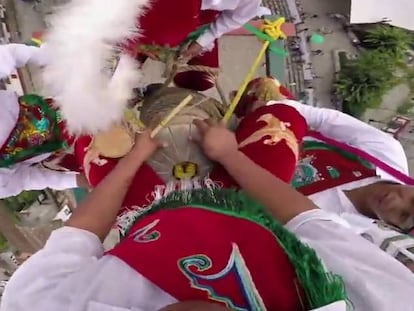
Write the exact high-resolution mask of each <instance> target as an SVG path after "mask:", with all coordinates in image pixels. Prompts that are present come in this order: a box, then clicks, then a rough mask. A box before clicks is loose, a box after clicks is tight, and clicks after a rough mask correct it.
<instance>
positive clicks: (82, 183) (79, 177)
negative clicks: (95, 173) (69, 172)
mask: <svg viewBox="0 0 414 311" xmlns="http://www.w3.org/2000/svg"><path fill="white" fill-rule="evenodd" d="M76 184H77V186H78V187H79V188H83V189H89V188H90V187H91V186H90V184H89V181H88V178H86V175H85V173H80V174H76Z"/></svg>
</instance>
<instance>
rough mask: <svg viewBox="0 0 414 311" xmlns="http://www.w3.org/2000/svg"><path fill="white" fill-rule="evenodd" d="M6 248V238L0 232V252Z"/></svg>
mask: <svg viewBox="0 0 414 311" xmlns="http://www.w3.org/2000/svg"><path fill="white" fill-rule="evenodd" d="M7 248H8V243H7V239H6V238H5V236H4V235H3V234H2V233H0V252H3V251H5V250H6V249H7Z"/></svg>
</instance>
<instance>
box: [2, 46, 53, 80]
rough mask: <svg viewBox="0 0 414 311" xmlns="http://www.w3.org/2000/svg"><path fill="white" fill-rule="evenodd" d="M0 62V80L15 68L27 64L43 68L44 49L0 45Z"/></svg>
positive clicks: (44, 61) (44, 63)
mask: <svg viewBox="0 0 414 311" xmlns="http://www.w3.org/2000/svg"><path fill="white" fill-rule="evenodd" d="M0 60H1V62H0V78H4V77H7V76H9V75H10V74H11V73H12V72H13V71H14V70H15V69H16V68H20V67H23V66H25V65H27V64H28V63H32V64H34V65H38V66H45V65H46V63H47V57H46V52H45V48H44V47H35V46H28V45H24V44H16V43H12V44H6V45H0Z"/></svg>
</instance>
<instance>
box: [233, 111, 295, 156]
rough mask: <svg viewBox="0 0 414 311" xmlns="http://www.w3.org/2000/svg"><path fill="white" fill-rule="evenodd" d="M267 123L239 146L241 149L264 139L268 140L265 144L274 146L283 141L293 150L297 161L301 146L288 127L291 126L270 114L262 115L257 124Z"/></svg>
mask: <svg viewBox="0 0 414 311" xmlns="http://www.w3.org/2000/svg"><path fill="white" fill-rule="evenodd" d="M261 121H263V122H265V123H266V125H264V126H263V127H262V128H261V129H259V130H257V131H256V132H254V133H253V134H252V135H250V136H249V137H247V138H246V139H245V140H243V141H242V142H241V143H240V144H239V148H242V147H244V146H247V145H250V144H252V143H255V142H259V141H261V140H262V139H263V138H266V139H265V140H264V141H263V144H265V145H269V146H274V145H277V144H278V143H280V142H281V141H282V140H284V141H285V142H286V144H287V145H288V147H289V148H290V150H292V152H293V154H294V155H295V157H296V159H298V156H299V144H298V141H297V139H296V136H295V134H294V133H293V131H292V130H290V129H289V128H288V127H290V126H291V124H290V123H288V122H282V121H280V120H279V119H278V118H276V117H275V116H273V115H272V114H270V113H267V114H264V115H262V116H261V117H260V118H259V119H258V120H257V122H261Z"/></svg>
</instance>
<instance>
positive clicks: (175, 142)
mask: <svg viewBox="0 0 414 311" xmlns="http://www.w3.org/2000/svg"><path fill="white" fill-rule="evenodd" d="M189 94H191V95H193V100H192V101H191V102H190V104H189V105H188V106H186V107H185V108H184V109H183V110H182V111H181V112H180V113H179V114H178V115H177V116H175V117H174V118H173V119H172V120H171V121H170V122H169V124H168V126H167V127H165V128H163V129H162V130H161V131H160V132H159V133H158V135H157V139H159V140H160V141H163V142H165V143H167V144H168V147H166V148H162V149H159V150H158V151H157V152H156V153H155V154H154V155H153V156H152V157H151V158H150V159H149V160H148V161H147V162H148V164H149V165H150V166H151V167H152V168H153V169H154V170H155V171H156V172H157V174H158V175H159V176H160V177H161V178H162V179H163V180H164V181H165V182H169V181H172V180H183V179H191V178H193V177H201V178H202V177H205V176H206V175H208V173H209V172H210V171H211V169H212V166H213V163H212V162H211V161H210V160H209V159H207V158H206V157H205V156H204V154H203V152H202V150H201V149H200V148H199V147H198V145H196V144H194V143H193V142H191V141H190V139H189V138H190V136H192V137H197V135H198V130H197V128H196V127H195V125H193V120H194V119H209V118H213V119H215V120H220V119H221V118H222V117H223V113H224V110H225V109H224V107H223V105H222V104H221V103H220V102H218V101H216V100H214V99H212V98H209V97H206V96H204V95H202V94H199V93H197V92H192V91H189V90H183V89H179V88H165V89H163V90H161V91H159V92H156V93H155V94H153V95H152V96H151V97H149V98H148V99H146V100H145V101H144V103H143V107H142V109H141V120H142V121H143V122H144V124H146V125H147V126H150V127H152V128H153V127H155V126H156V125H157V124H158V123H159V122H160V121H161V120H162V119H163V118H165V117H166V116H167V115H168V113H169V112H170V111H171V110H172V109H173V108H174V107H175V106H177V105H178V104H179V103H180V102H181V101H182V100H183V99H184V98H185V97H186V96H187V95H189Z"/></svg>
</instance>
